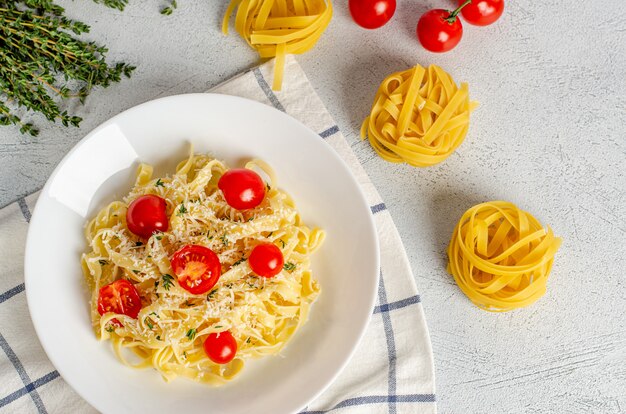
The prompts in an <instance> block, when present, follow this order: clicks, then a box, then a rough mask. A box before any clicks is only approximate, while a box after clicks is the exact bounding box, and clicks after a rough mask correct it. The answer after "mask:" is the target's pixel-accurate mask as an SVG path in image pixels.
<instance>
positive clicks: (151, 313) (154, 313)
mask: <svg viewBox="0 0 626 414" xmlns="http://www.w3.org/2000/svg"><path fill="white" fill-rule="evenodd" d="M150 315H154V316H156V317H157V318H159V319H161V317H160V316H159V315H157V313H156V312H150Z"/></svg>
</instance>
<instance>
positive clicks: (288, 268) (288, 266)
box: [283, 262, 296, 272]
mask: <svg viewBox="0 0 626 414" xmlns="http://www.w3.org/2000/svg"><path fill="white" fill-rule="evenodd" d="M283 269H285V270H286V271H288V272H293V271H294V270H295V269H296V265H295V264H293V263H291V262H287V263H285V264H284V265H283Z"/></svg>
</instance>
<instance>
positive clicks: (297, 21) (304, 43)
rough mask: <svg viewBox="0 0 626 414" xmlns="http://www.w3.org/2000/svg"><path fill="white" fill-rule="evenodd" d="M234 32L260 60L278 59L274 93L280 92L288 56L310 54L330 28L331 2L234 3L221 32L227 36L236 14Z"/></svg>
mask: <svg viewBox="0 0 626 414" xmlns="http://www.w3.org/2000/svg"><path fill="white" fill-rule="evenodd" d="M235 9H236V10H237V12H236V14H235V29H236V30H237V32H238V33H239V34H240V35H241V37H243V38H244V39H245V40H246V42H248V44H249V45H250V46H251V47H253V48H254V49H256V51H257V52H258V53H259V55H260V56H261V58H271V57H276V62H275V66H274V81H273V83H272V89H274V90H275V91H280V89H281V86H282V80H283V71H284V65H285V55H287V54H301V53H304V52H307V51H308V50H310V49H311V48H313V46H315V44H316V43H317V40H318V39H319V38H320V36H321V35H322V33H324V31H325V30H326V28H327V27H328V24H329V23H330V20H331V18H332V15H333V7H332V4H331V0H306V1H304V0H231V2H230V4H229V5H228V8H227V9H226V13H225V14H224V19H223V21H222V32H223V33H224V34H228V22H229V20H230V16H231V15H232V14H233V12H234V11H235Z"/></svg>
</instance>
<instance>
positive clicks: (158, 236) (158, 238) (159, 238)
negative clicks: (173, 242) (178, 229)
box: [155, 233, 163, 240]
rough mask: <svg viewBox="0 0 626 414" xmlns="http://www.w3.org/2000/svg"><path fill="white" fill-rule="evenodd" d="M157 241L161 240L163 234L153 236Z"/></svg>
mask: <svg viewBox="0 0 626 414" xmlns="http://www.w3.org/2000/svg"><path fill="white" fill-rule="evenodd" d="M155 238H156V239H157V240H161V239H162V238H163V233H159V234H157V235H156V236H155Z"/></svg>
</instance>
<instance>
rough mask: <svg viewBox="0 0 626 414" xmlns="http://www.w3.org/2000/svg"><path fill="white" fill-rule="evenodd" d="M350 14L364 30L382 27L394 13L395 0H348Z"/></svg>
mask: <svg viewBox="0 0 626 414" xmlns="http://www.w3.org/2000/svg"><path fill="white" fill-rule="evenodd" d="M348 4H349V7H350V14H351V15H352V18H353V19H354V21H355V22H356V23H357V24H358V25H359V26H361V27H364V28H366V29H377V28H379V27H381V26H384V25H385V23H387V22H388V21H389V20H391V18H392V17H393V14H394V13H395V12H396V0H350V1H349V3H348Z"/></svg>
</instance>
